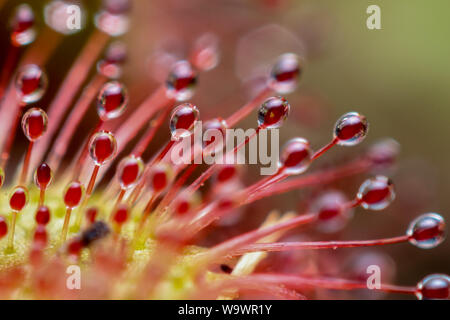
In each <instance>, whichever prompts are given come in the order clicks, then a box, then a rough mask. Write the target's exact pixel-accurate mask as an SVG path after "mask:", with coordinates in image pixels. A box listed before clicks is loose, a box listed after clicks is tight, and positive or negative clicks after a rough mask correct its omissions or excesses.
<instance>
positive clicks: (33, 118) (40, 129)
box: [23, 108, 47, 140]
mask: <svg viewBox="0 0 450 320" xmlns="http://www.w3.org/2000/svg"><path fill="white" fill-rule="evenodd" d="M23 121H24V123H23V129H24V132H25V135H26V136H27V138H28V139H30V140H36V139H39V138H40V137H41V136H42V134H43V133H44V132H45V130H46V129H47V115H46V114H45V112H44V110H42V109H38V108H33V109H30V110H28V111H27V112H26V113H25V114H24V116H23Z"/></svg>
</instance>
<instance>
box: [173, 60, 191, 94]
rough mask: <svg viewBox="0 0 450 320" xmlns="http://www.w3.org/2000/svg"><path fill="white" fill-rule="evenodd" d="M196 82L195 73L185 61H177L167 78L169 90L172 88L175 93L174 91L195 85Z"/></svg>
mask: <svg viewBox="0 0 450 320" xmlns="http://www.w3.org/2000/svg"><path fill="white" fill-rule="evenodd" d="M196 83H197V77H196V74H195V72H194V70H192V67H191V65H190V64H189V62H187V61H180V62H177V63H176V64H175V65H174V66H173V68H172V71H171V72H170V74H169V77H168V79H167V86H168V88H169V90H174V91H175V94H176V92H180V91H184V90H188V89H189V88H190V87H193V86H195V84H196Z"/></svg>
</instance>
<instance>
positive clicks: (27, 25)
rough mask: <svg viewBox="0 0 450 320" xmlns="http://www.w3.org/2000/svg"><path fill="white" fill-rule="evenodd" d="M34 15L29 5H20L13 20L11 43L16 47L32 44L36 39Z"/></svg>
mask: <svg viewBox="0 0 450 320" xmlns="http://www.w3.org/2000/svg"><path fill="white" fill-rule="evenodd" d="M34 23H35V19H34V13H33V10H32V9H31V7H30V6H29V5H28V4H21V5H19V6H18V7H17V8H16V10H15V12H14V15H13V19H12V20H11V23H10V25H11V43H12V44H13V45H14V46H16V47H20V46H25V45H27V44H30V43H32V42H33V41H34V39H35V38H36V30H35V29H34Z"/></svg>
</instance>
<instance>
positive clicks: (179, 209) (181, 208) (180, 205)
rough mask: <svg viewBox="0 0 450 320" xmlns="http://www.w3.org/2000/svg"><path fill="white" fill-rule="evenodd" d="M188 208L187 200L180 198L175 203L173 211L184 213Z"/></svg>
mask: <svg viewBox="0 0 450 320" xmlns="http://www.w3.org/2000/svg"><path fill="white" fill-rule="evenodd" d="M189 209H190V204H189V201H187V200H180V201H179V202H178V204H177V207H176V210H175V212H176V213H177V214H179V215H183V214H186V213H187V212H188V211H189Z"/></svg>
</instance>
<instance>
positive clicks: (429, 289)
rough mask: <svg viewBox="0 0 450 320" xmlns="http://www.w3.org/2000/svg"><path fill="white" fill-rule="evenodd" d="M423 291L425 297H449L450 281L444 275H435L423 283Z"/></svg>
mask: <svg viewBox="0 0 450 320" xmlns="http://www.w3.org/2000/svg"><path fill="white" fill-rule="evenodd" d="M421 293H422V295H423V298H424V299H448V297H449V293H450V283H449V281H448V279H446V278H444V276H435V277H433V278H431V279H429V280H427V281H426V282H425V283H423V286H422V288H421Z"/></svg>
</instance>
